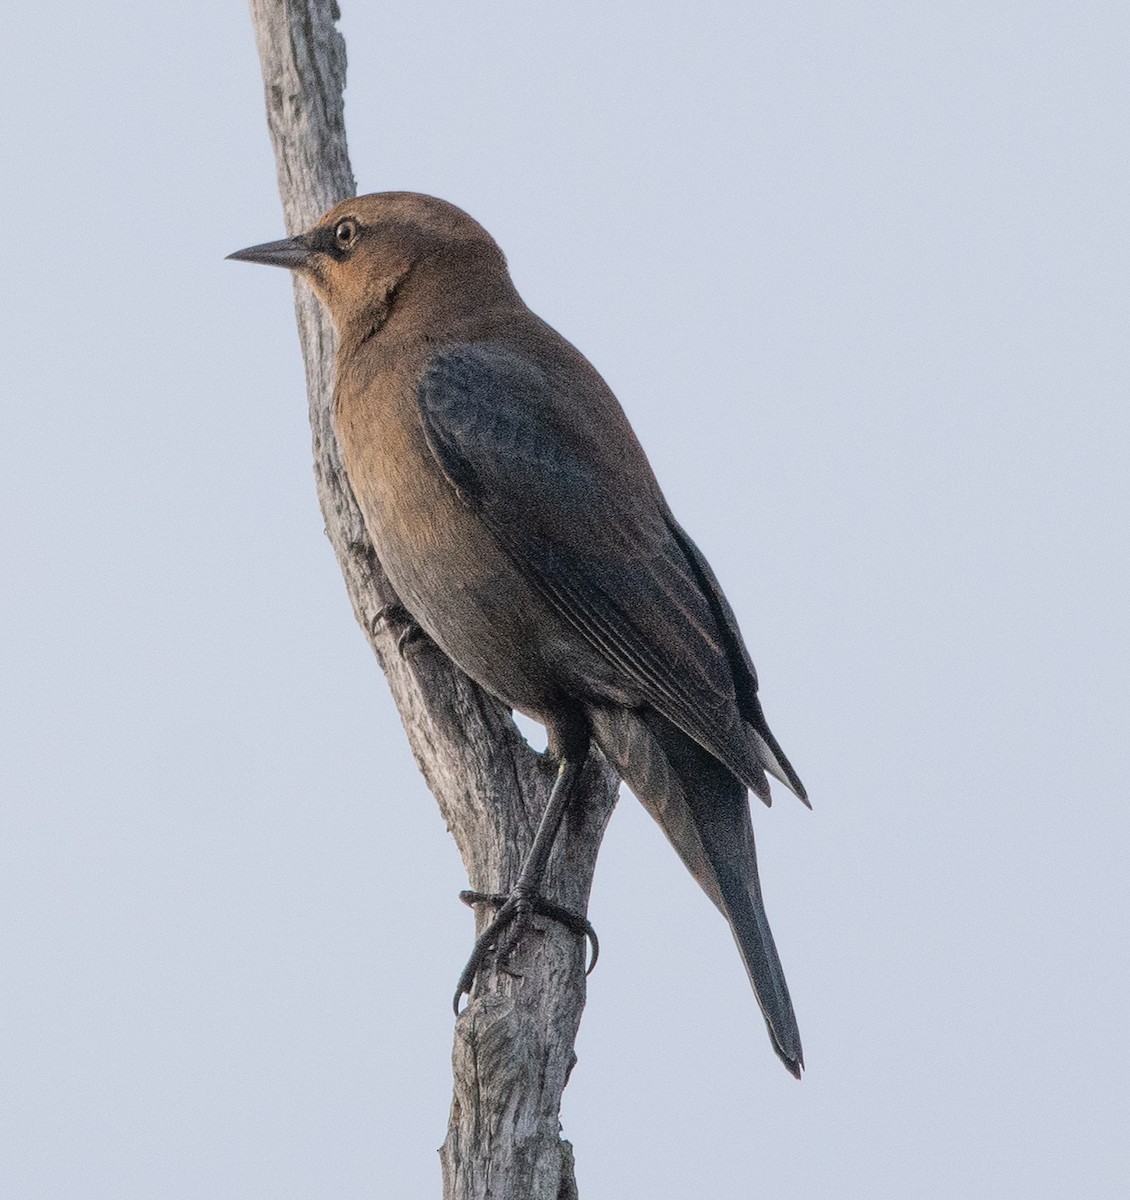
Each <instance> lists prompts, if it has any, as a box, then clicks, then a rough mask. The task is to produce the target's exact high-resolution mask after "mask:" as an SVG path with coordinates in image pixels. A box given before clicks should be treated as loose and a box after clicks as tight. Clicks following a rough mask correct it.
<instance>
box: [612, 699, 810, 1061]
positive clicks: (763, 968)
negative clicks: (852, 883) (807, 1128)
mask: <svg viewBox="0 0 1130 1200" xmlns="http://www.w3.org/2000/svg"><path fill="white" fill-rule="evenodd" d="M590 715H591V718H592V723H593V733H594V736H595V738H596V741H597V743H598V744H599V746H600V748H601V749H602V750H603V751H604V753H605V755H606V757H607V758H608V759H609V761H610V762H611V763H612V765H613V766H614V767H615V768H616V770H617V771H618V772H619V774H620V776H621V778H622V779H623V780H624V782H625V783H627V785H628V786H629V787H630V788H631V789H632V791H633V792H635V794H636V795H637V796H638V797H639V799H640V801H641V802H642V803H643V805H644V807H645V808H647V809H648V811H649V812H650V813H651V814H652V816H653V817H655V819H656V821H658V822H659V825H660V826H661V828H662V829H663V831H664V833H666V835H667V837H668V839H669V840H670V841H671V844H672V845H673V846H674V847H675V849H676V850H677V851H678V852H679V856H680V857H681V858H682V860H683V862H684V863H686V865H687V868H688V870H689V871H690V872H691V874H692V875H693V876H694V877H695V879H697V880H698V882H699V884H700V885H701V886H702V888H703V890H704V891H705V892H706V894H707V895H708V896H709V897H710V899H711V900H713V901H714V903H715V904H716V905H717V906H718V908H719V909H721V911H722V913H723V915H724V916H725V917H726V919H727V921H728V922H729V924H730V928H731V930H732V931H733V934H734V940H735V941H736V942H737V944H738V949H739V950H740V951H741V954H742V960H743V961H744V963H745V967H746V972H747V974H748V975H749V979H750V983H751V984H752V985H753V991H754V994H755V995H756V997H757V1002H758V1004H759V1005H760V1007H761V1012H762V1015H763V1016H764V1018H765V1024H766V1025H767V1026H768V1029H769V1037H770V1039H771V1041H772V1043H773V1048H774V1049H775V1050H776V1052H777V1055H778V1057H779V1058H780V1059H781V1061H782V1062H783V1063H784V1064H785V1066H786V1067H787V1068H788V1070H789V1071H790V1072H791V1073H792V1074H793V1075H795V1076H796V1077H797V1078H798V1079H799V1078H800V1073H801V1069H802V1068H803V1066H804V1054H803V1051H802V1049H801V1044H800V1031H799V1030H798V1028H797V1023H796V1016H795V1015H794V1013H793V1006H792V1001H791V999H790V998H789V989H788V985H787V984H786V982H785V974H784V971H783V969H782V967H781V960H780V958H779V957H778V956H777V948H776V946H775V945H774V942H773V934H772V932H771V930H770V928H769V921H768V918H767V917H766V915H765V905H764V903H763V901H762V898H761V884H760V880H759V878H758V873H757V852H756V848H755V845H754V840H753V825H752V823H751V821H750V815H749V804H748V801H747V797H746V788H745V785H744V784H742V783H741V782H740V781H739V780H738V779H736V778H735V777H734V776H733V775H732V774H731V773H730V772H729V771H728V770H727V769H726V768H725V767H724V766H723V765H722V764H721V763H720V762H718V760H717V759H715V758H714V757H713V756H712V755H710V754H708V753H707V752H706V751H705V750H703V748H702V747H701V746H699V745H698V743H697V742H695V741H693V740H692V739H691V738H689V737H688V736H687V735H686V734H684V733H683V732H682V731H681V730H679V729H677V728H676V727H675V726H674V725H672V724H671V723H670V722H669V721H667V720H665V719H664V718H662V717H660V716H658V715H656V714H653V713H647V712H632V711H629V710H626V709H597V710H594V711H593V712H592V713H591V714H590Z"/></svg>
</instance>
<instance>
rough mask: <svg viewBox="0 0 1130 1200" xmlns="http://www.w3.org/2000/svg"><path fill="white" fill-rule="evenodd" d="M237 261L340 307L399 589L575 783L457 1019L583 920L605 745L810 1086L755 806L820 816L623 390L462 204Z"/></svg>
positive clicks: (386, 561)
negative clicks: (580, 796)
mask: <svg viewBox="0 0 1130 1200" xmlns="http://www.w3.org/2000/svg"><path fill="white" fill-rule="evenodd" d="M229 257H230V258H233V259H236V260H240V261H245V262H252V263H261V264H266V265H272V266H280V267H285V268H288V269H290V270H292V271H295V272H297V273H298V274H299V275H301V276H303V277H304V278H305V279H306V280H308V282H309V283H310V284H311V286H312V287H313V290H314V292H315V294H316V295H317V297H318V298H319V300H320V301H321V302H322V303H323V304H324V305H325V306H326V308H327V309H328V310H329V313H330V315H331V317H332V319H333V322H334V325H335V327H336V330H337V333H338V351H337V359H336V364H335V385H334V398H333V412H334V423H335V430H336V434H337V438H338V441H339V443H340V448H341V454H342V460H343V463H344V468H345V473H346V476H347V478H348V480H349V483H350V486H351V488H352V490H353V492H354V495H355V496H356V499H357V503H358V505H359V507H360V510H361V513H362V515H363V517H364V520H365V524H366V527H367V530H368V532H369V535H370V537H371V538H372V541H373V545H374V547H375V549H376V552H377V556H378V558H379V560H380V563H381V565H382V567H383V568H384V571H385V573H386V575H387V576H388V579H389V581H390V583H391V584H392V587H393V588H394V590H395V592H396V594H397V596H398V598H399V600H400V602H401V604H402V605H403V608H404V609H405V610H406V611H407V613H408V614H409V615H410V617H411V619H412V621H413V622H414V623H415V624H416V625H418V626H419V628H420V629H421V630H422V631H423V633H424V634H426V635H427V636H428V637H429V638H430V639H431V641H432V642H434V643H435V644H436V645H437V646H438V647H439V648H440V650H442V651H443V653H444V654H446V655H447V656H448V658H450V659H451V660H452V662H454V663H455V665H456V666H458V667H459V668H460V669H461V670H462V671H463V672H464V673H465V674H467V675H468V676H470V677H471V678H472V679H473V680H475V681H476V682H477V683H478V684H479V685H481V686H482V687H483V688H484V689H485V690H486V691H487V692H489V693H491V694H493V695H494V696H496V697H498V698H499V699H500V700H501V701H502V702H503V703H504V704H506V705H507V706H509V707H510V708H511V709H512V710H516V711H518V712H521V713H523V714H525V715H526V716H528V717H530V718H532V719H533V720H534V721H536V722H538V723H540V724H542V725H543V726H544V727H545V729H546V732H547V750H546V753H547V754H548V755H550V756H551V758H552V760H553V761H554V762H555V763H556V764H557V774H556V777H555V779H554V783H553V786H552V789H551V791H550V795H549V799H548V801H547V804H546V809H545V813H544V815H543V817H542V819H541V822H540V824H539V826H538V830H537V832H536V835H535V838H534V843H533V847H532V849H531V850H530V852H529V854H528V856H527V858H526V859H525V861H524V863H523V866H522V869H521V872H520V875H519V879H518V882H517V884H516V885H515V887H514V888H513V889H512V890H511V892H510V893H509V894H508V895H507V896H506V897H498V898H495V899H497V901H498V902H499V905H500V906H499V907H498V909H497V912H496V914H495V916H494V918H493V920H492V921H491V922H490V924H489V925H488V926H487V929H486V930H485V931H484V933H483V934H482V935H481V936H480V937H479V939H478V940H477V942H476V945H475V950H474V952H473V954H472V957H471V960H470V962H469V963H468V966H467V968H466V969H465V970H464V973H463V976H462V978H461V979H460V987H459V991H458V992H457V994H456V1008H457V1010H458V1004H459V1000H460V997H461V995H462V993H464V992H470V991H471V988H472V983H473V980H474V977H475V973H476V970H477V968H478V966H479V965H480V964H481V962H482V961H483V959H484V957H485V956H486V954H487V953H489V952H490V951H491V950H492V949H493V950H498V947H499V945H500V943H501V942H502V933H503V930H504V929H505V928H506V927H507V926H508V925H510V924H511V923H512V922H514V921H516V920H518V921H521V920H522V919H523V916H524V915H528V913H529V912H530V911H531V909H536V908H538V907H540V908H541V909H542V911H545V912H549V913H550V914H551V915H554V916H557V917H559V918H560V919H563V920H566V921H567V922H569V921H570V920H573V922H574V924H576V918H575V917H574V916H571V914H568V913H567V912H565V911H564V910H562V909H560V908H558V906H556V905H553V904H552V903H551V902H550V901H549V900H548V898H546V897H544V896H542V894H541V883H542V876H543V875H544V871H545V866H546V863H547V861H548V858H549V854H550V851H551V849H552V845H553V840H554V838H555V836H556V834H557V830H558V828H559V826H560V824H561V821H562V818H563V816H564V814H565V812H566V811H567V809H568V807H569V804H570V803H571V802H572V801H573V799H574V795H575V793H576V790H577V789H576V781H577V778H578V776H579V774H580V771H581V768H582V767H583V764H584V762H585V760H586V758H587V756H588V753H589V751H590V748H591V746H592V745H593V744H594V743H595V745H596V746H598V747H599V748H600V750H601V751H602V752H603V754H604V755H605V757H606V758H607V759H608V761H609V762H610V763H611V764H612V766H613V768H614V769H615V771H616V772H617V773H618V774H619V776H620V778H621V779H622V780H623V781H624V782H625V783H626V784H627V785H628V786H629V788H631V790H632V791H633V792H634V793H635V795H636V796H637V797H638V798H639V800H640V801H641V802H642V803H643V805H644V806H645V808H647V809H648V811H649V812H650V813H651V815H652V816H653V817H654V818H655V820H656V821H657V822H658V823H659V825H660V827H661V828H662V829H663V831H664V833H665V834H666V835H667V837H668V839H669V840H670V842H671V843H672V845H673V846H674V848H675V850H676V851H677V853H678V854H679V856H680V857H681V859H682V860H683V862H684V863H685V865H686V867H687V868H688V869H689V871H690V873H691V874H692V875H693V876H694V878H695V879H696V880H697V881H698V883H699V885H700V886H701V887H702V888H703V890H704V891H705V892H706V894H707V896H708V897H709V898H710V899H711V900H712V901H713V902H714V904H715V905H716V906H717V907H718V908H719V909H720V910H721V912H722V914H723V916H724V917H725V918H726V920H727V921H728V922H729V925H730V928H731V930H732V932H733V935H734V938H735V941H736V942H737V945H738V948H739V950H740V952H741V956H742V959H743V962H744V964H745V968H746V971H747V974H748V976H749V979H750V982H751V984H752V986H753V991H754V994H755V996H756V999H757V1002H758V1004H759V1006H760V1009H761V1013H762V1015H763V1017H764V1019H765V1023H766V1026H767V1028H768V1031H769V1037H770V1040H771V1042H772V1045H773V1048H774V1050H775V1051H776V1053H777V1055H778V1056H779V1058H780V1059H781V1061H782V1062H783V1063H784V1065H785V1067H786V1068H787V1069H788V1070H789V1071H790V1073H792V1074H793V1075H794V1076H796V1077H797V1078H798V1079H799V1078H800V1076H801V1072H802V1069H803V1065H804V1056H803V1050H802V1047H801V1040H800V1032H799V1029H798V1027H797V1021H796V1016H795V1014H794V1011H793V1005H792V1001H791V999H790V996H789V989H788V985H787V984H786V982H785V975H784V971H783V969H782V966H781V962H780V958H779V956H778V954H777V949H776V946H775V944H774V941H773V935H772V932H771V931H770V928H769V922H768V919H767V917H766V913H765V905H764V902H763V900H762V895H761V886H760V881H759V877H758V868H757V855H756V849H755V844H754V833H753V824H752V819H751V815H750V806H749V800H748V793H749V792H751V791H752V792H753V794H754V795H756V796H757V797H759V798H760V799H761V800H763V801H764V802H765V803H766V804H768V803H769V802H770V790H769V783H768V779H767V775H772V776H773V777H774V778H775V779H777V780H778V781H780V782H781V783H783V784H784V785H785V786H786V787H787V788H789V789H790V790H791V791H792V792H794V793H795V794H796V795H797V796H798V797H799V798H800V799H801V800H802V801H803V802H804V803H805V804H806V805H807V804H808V798H807V795H806V793H805V789H804V786H803V785H802V783H801V781H800V779H799V778H798V776H797V774H796V772H795V771H794V770H793V768H792V766H791V765H790V763H789V761H788V759H787V758H786V757H785V755H784V753H783V752H782V750H781V748H780V746H779V745H778V744H777V741H776V739H775V738H774V736H773V734H772V733H771V732H770V730H769V726H768V725H767V724H766V720H765V716H764V713H763V711H762V707H761V702H760V699H759V695H758V678H757V673H756V671H755V669H754V665H753V662H752V660H751V658H750V655H749V651H748V650H747V649H746V646H745V642H744V641H743V639H742V635H741V632H740V630H739V628H738V622H737V618H736V617H735V615H734V612H733V609H732V608H731V606H730V604H729V602H728V601H727V600H726V597H725V595H724V594H723V591H722V588H721V586H720V585H719V583H718V580H717V578H716V577H715V575H714V572H713V571H712V570H711V568H710V566H709V564H708V563H707V561H706V558H705V557H704V556H703V554H702V552H701V551H700V550H699V549H698V547H697V546H696V545H695V543H694V542H693V541H692V540H691V538H690V536H689V535H688V534H687V533H686V532H685V531H684V529H683V528H682V526H681V525H680V524H679V523H678V522H677V521H676V519H675V517H674V515H673V514H672V512H671V510H670V508H669V506H668V504H667V502H666V500H665V498H664V496H663V493H662V492H661V490H660V487H659V484H658V482H657V480H656V477H655V474H654V472H653V471H652V468H651V465H650V464H649V462H648V459H647V457H646V456H645V454H644V451H643V449H642V447H641V446H640V443H639V441H638V440H637V438H636V436H635V434H634V432H633V430H632V428H631V426H630V425H629V423H628V419H627V417H626V415H625V413H624V411H623V409H622V408H621V406H620V404H619V402H618V401H617V400H616V398H615V396H614V395H613V393H612V391H611V390H610V388H609V387H608V385H607V384H606V383H605V381H604V380H603V379H602V377H601V376H600V375H599V374H598V372H597V371H596V369H595V368H594V367H593V366H592V365H591V364H590V363H589V362H588V360H587V359H585V358H584V357H583V356H582V354H581V353H580V352H579V351H578V350H577V349H575V348H574V347H573V346H572V345H571V344H570V343H569V342H568V341H566V339H565V338H564V337H562V336H561V335H560V334H559V333H557V332H556V331H555V330H554V329H552V328H551V327H550V326H549V325H548V324H546V323H545V322H544V321H542V320H541V319H540V318H539V317H537V316H536V315H535V314H534V313H533V312H532V311H531V310H530V309H529V308H528V307H527V306H526V304H525V303H524V302H523V300H522V299H521V297H520V296H519V294H518V291H517V289H516V288H515V285H514V283H513V282H512V280H511V277H510V273H509V270H508V267H507V263H506V258H505V256H504V255H503V252H502V250H501V249H500V247H499V246H498V244H497V243H496V242H495V240H494V239H493V238H492V237H491V236H490V234H488V233H487V231H486V230H485V229H484V228H483V227H482V226H481V225H480V224H479V223H478V222H477V221H476V220H475V219H474V218H473V217H471V216H469V215H468V214H467V213H465V212H463V211H462V210H461V209H460V208H458V207H456V206H455V205H453V204H451V203H448V202H447V201H444V200H440V199H438V198H436V197H432V196H425V195H421V194H417V193H413V192H382V193H376V194H371V195H366V196H360V197H354V198H352V199H348V200H345V201H343V202H341V203H340V204H337V205H335V206H334V207H333V208H332V209H331V210H330V211H329V212H328V213H326V214H325V215H324V216H323V217H322V218H321V219H320V220H319V221H318V222H317V223H316V224H315V225H314V226H313V227H312V228H311V229H310V230H308V231H307V232H305V233H302V234H300V235H298V236H295V237H290V238H284V239H282V240H280V241H274V242H267V243H264V244H261V245H257V246H251V247H248V248H247V249H244V250H239V251H236V252H235V253H234V254H231V255H229ZM476 898H478V899H486V897H476ZM579 920H580V921H581V926H580V927H581V928H587V929H591V926H588V925H587V922H585V921H584V918H583V917H582V918H579ZM594 948H595V945H594ZM499 952H501V951H499Z"/></svg>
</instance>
